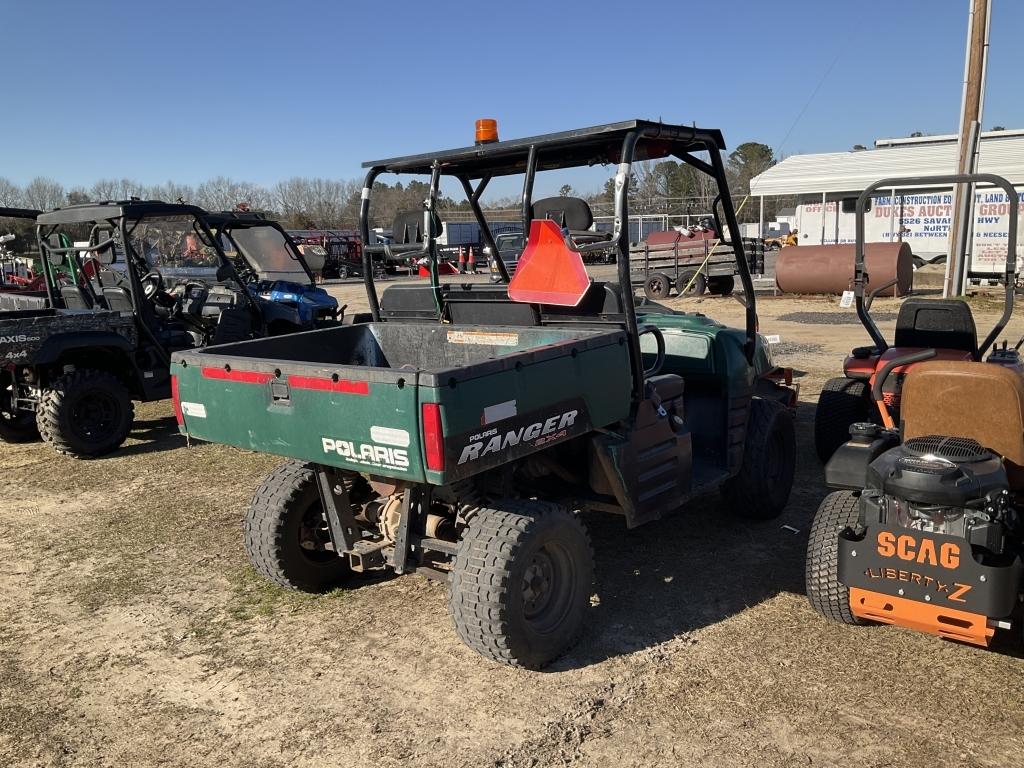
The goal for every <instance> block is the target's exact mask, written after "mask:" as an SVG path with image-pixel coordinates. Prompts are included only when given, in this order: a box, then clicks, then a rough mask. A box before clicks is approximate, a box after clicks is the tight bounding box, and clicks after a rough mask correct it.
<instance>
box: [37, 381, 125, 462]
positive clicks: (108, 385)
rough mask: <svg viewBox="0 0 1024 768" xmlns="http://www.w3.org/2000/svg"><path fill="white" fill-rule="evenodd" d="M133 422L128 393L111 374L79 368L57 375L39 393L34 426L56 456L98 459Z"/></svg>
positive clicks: (122, 438) (116, 444)
mask: <svg viewBox="0 0 1024 768" xmlns="http://www.w3.org/2000/svg"><path fill="white" fill-rule="evenodd" d="M134 419H135V407H134V406H133V405H132V398H131V394H130V393H129V392H128V390H127V389H126V388H125V386H124V384H122V383H121V381H120V380H119V379H118V378H117V377H116V376H115V375H114V374H112V373H107V372H106V371H95V370H89V369H81V370H77V371H74V372H73V373H69V374H67V375H66V376H61V377H60V378H59V379H57V380H56V381H54V382H52V383H51V384H50V387H49V388H48V389H47V390H46V391H45V392H44V393H43V397H42V400H41V401H40V403H39V410H38V411H37V412H36V426H37V427H38V428H39V434H40V435H41V436H42V438H43V440H45V441H46V442H48V443H49V444H50V445H51V446H53V448H54V450H56V451H57V452H58V453H63V454H65V455H66V456H73V457H75V458H85V457H92V456H102V455H104V454H107V453H110V452H111V451H114V450H116V449H117V448H118V447H120V445H121V444H122V443H123V442H124V441H125V438H127V437H128V433H129V432H131V429H132V421H133V420H134Z"/></svg>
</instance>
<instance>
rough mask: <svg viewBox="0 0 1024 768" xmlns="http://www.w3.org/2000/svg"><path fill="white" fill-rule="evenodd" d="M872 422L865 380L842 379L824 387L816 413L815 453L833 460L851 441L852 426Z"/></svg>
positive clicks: (841, 377)
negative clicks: (848, 441)
mask: <svg viewBox="0 0 1024 768" xmlns="http://www.w3.org/2000/svg"><path fill="white" fill-rule="evenodd" d="M870 420H871V401H870V400H869V399H868V384H867V382H866V381H859V380H858V379H850V378H847V377H846V376H840V377H838V378H835V379H829V380H828V381H826V382H825V386H824V387H822V388H821V395H819V396H818V406H817V408H815V410H814V450H815V451H817V453H818V458H819V459H821V461H822V462H823V463H824V462H827V461H828V460H829V459H831V458H832V454H833V453H835V452H836V451H837V450H838V449H839V446H841V445H842V444H843V443H845V442H846V441H847V440H849V439H850V425H851V424H856V423H857V422H858V421H870Z"/></svg>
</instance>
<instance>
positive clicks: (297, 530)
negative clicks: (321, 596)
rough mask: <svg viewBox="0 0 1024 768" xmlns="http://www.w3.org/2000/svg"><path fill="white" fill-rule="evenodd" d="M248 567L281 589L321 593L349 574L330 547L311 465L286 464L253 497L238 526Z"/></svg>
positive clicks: (272, 474)
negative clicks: (243, 534) (240, 528)
mask: <svg viewBox="0 0 1024 768" xmlns="http://www.w3.org/2000/svg"><path fill="white" fill-rule="evenodd" d="M242 527H243V530H244V532H245V551H246V552H247V553H248V554H249V560H250V561H251V562H252V565H253V567H254V568H255V569H256V570H257V571H258V572H259V573H261V574H262V575H263V576H265V577H267V578H268V579H270V581H272V582H274V583H275V584H280V585H281V586H282V587H288V588H289V589H296V590H299V591H301V592H326V591H328V590H330V589H333V588H334V587H336V586H338V585H339V584H341V583H342V582H343V581H345V579H346V578H347V577H348V576H349V574H350V573H351V569H350V568H349V563H348V558H347V557H343V556H339V555H338V554H337V553H336V552H335V551H334V549H333V546H332V545H331V536H330V533H329V531H328V528H327V517H326V516H325V514H324V508H323V503H322V502H321V500H320V491H319V490H318V489H317V484H316V475H315V473H314V470H313V466H312V465H311V464H303V463H302V462H299V461H288V462H285V463H284V464H282V465H281V466H280V467H278V468H277V469H275V470H274V471H273V472H271V473H270V474H269V475H268V476H267V479H266V480H264V481H263V482H262V483H261V484H260V487H259V488H257V489H256V493H254V494H253V497H252V501H251V502H250V504H249V510H248V511H247V512H246V513H245V522H244V523H243V526H242Z"/></svg>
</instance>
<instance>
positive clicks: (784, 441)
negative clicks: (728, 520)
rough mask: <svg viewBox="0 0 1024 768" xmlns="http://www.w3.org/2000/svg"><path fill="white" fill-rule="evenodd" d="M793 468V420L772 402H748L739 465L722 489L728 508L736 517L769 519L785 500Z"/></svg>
mask: <svg viewBox="0 0 1024 768" xmlns="http://www.w3.org/2000/svg"><path fill="white" fill-rule="evenodd" d="M795 469H796V433H795V431H794V429H793V417H792V415H791V414H790V413H789V411H787V410H786V409H785V408H784V407H783V406H782V405H781V404H780V403H777V402H775V401H774V400H762V399H760V398H755V399H754V400H752V401H751V403H750V419H749V421H748V422H747V437H746V443H745V444H744V446H743V466H742V467H741V468H740V471H739V473H738V474H737V475H736V476H735V477H732V478H730V479H729V480H727V481H726V483H725V485H723V486H722V496H723V497H725V502H726V504H727V505H728V506H729V509H730V510H731V511H732V512H733V513H734V514H736V515H739V516H740V517H746V518H750V519H752V520H771V519H772V518H774V517H778V516H779V515H780V514H781V513H782V510H783V509H785V507H786V502H787V501H789V492H790V490H792V488H793V473H794V471H795Z"/></svg>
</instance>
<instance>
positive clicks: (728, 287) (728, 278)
mask: <svg viewBox="0 0 1024 768" xmlns="http://www.w3.org/2000/svg"><path fill="white" fill-rule="evenodd" d="M735 287H736V281H735V280H734V279H733V276H732V275H723V276H722V277H711V278H708V291H709V292H711V293H713V294H714V295H715V296H728V295H729V294H731V293H732V292H733V289H734V288H735Z"/></svg>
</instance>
